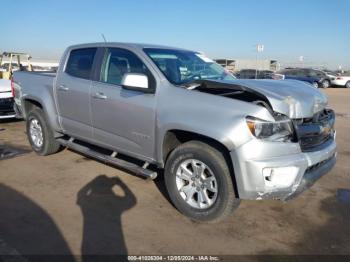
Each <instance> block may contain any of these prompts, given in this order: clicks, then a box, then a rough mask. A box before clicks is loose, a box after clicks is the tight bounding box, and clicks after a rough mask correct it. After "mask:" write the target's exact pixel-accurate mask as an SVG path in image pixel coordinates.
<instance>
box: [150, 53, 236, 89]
mask: <svg viewBox="0 0 350 262" xmlns="http://www.w3.org/2000/svg"><path fill="white" fill-rule="evenodd" d="M144 51H145V53H146V54H147V55H148V56H149V57H150V58H151V59H152V60H153V62H154V63H155V64H156V65H157V66H158V68H159V69H160V70H161V71H162V72H163V74H164V75H165V77H166V78H167V79H168V80H169V81H170V82H171V83H173V84H175V85H181V84H186V83H189V82H191V81H193V80H198V79H215V80H233V79H235V77H234V76H233V75H231V74H230V73H229V72H228V71H226V70H225V69H224V68H223V67H222V66H220V65H218V64H217V63H215V62H214V61H213V60H211V59H209V58H207V57H206V56H204V55H202V54H200V53H195V52H191V51H185V50H173V49H156V48H145V49H144Z"/></svg>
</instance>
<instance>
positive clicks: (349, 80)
mask: <svg viewBox="0 0 350 262" xmlns="http://www.w3.org/2000/svg"><path fill="white" fill-rule="evenodd" d="M332 84H333V85H336V86H345V87H346V88H350V76H337V77H335V79H334V80H332Z"/></svg>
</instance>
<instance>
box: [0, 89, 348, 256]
mask: <svg viewBox="0 0 350 262" xmlns="http://www.w3.org/2000/svg"><path fill="white" fill-rule="evenodd" d="M325 93H326V94H327V95H328V96H329V101H330V105H331V106H332V107H333V108H335V110H336V112H337V115H338V117H337V122H336V128H337V143H338V162H337V165H336V167H335V168H334V169H333V170H332V172H331V173H330V174H329V175H327V176H325V177H323V178H322V179H321V180H320V181H318V183H316V184H315V185H314V186H313V187H312V188H311V189H310V190H308V191H307V192H304V193H303V194H302V195H300V196H299V197H298V198H297V199H294V200H291V201H290V202H287V203H283V202H279V201H259V202H258V201H242V203H241V206H240V207H239V209H238V210H237V211H236V212H235V213H234V214H233V215H232V217H231V218H230V219H229V220H228V221H226V222H224V223H221V224H198V223H194V222H192V221H190V220H188V219H187V218H185V217H184V216H182V215H181V214H180V213H178V211H177V210H176V209H175V208H173V207H172V205H171V204H170V203H169V201H168V199H167V197H166V193H165V190H164V187H163V181H162V180H157V181H156V182H154V181H148V180H143V179H140V178H138V177H135V176H132V175H130V174H127V173H125V172H122V171H120V170H118V169H116V168H113V167H109V166H107V165H104V164H101V163H99V162H96V161H94V160H91V159H88V158H85V157H84V156H82V155H80V154H77V153H74V152H72V151H70V150H64V151H63V152H60V153H58V154H55V155H52V156H49V157H39V156H37V155H36V154H35V153H33V152H31V150H30V148H29V145H28V143H27V140H26V136H25V133H24V131H25V126H24V122H21V121H7V122H1V123H0V130H1V131H0V145H1V144H2V145H4V144H5V145H7V146H10V147H13V148H15V149H17V150H18V153H20V155H18V156H16V157H10V155H9V157H10V158H8V159H4V160H1V161H0V248H1V243H2V242H4V243H5V244H4V245H5V246H7V247H11V248H14V249H16V250H17V251H18V252H20V253H22V254H126V253H128V254H142V255H145V254H198V255H201V254H217V255H219V254H276V253H277V254H350V226H349V223H350V204H344V203H340V202H339V201H337V190H338V189H341V188H347V189H350V139H349V138H350V135H349V133H350V115H349V114H350V90H346V89H328V90H326V91H325ZM2 129H3V130H2ZM1 241H2V242H1ZM0 252H1V250H0Z"/></svg>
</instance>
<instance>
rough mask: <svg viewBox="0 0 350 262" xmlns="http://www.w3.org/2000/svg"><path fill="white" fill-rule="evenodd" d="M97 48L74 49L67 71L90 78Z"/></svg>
mask: <svg viewBox="0 0 350 262" xmlns="http://www.w3.org/2000/svg"><path fill="white" fill-rule="evenodd" d="M95 53H96V48H85V49H76V50H72V51H71V52H70V55H69V59H68V62H67V66H66V73H67V74H70V75H71V76H75V77H80V78H85V79H89V78H90V74H91V69H92V63H93V62H94V57H95Z"/></svg>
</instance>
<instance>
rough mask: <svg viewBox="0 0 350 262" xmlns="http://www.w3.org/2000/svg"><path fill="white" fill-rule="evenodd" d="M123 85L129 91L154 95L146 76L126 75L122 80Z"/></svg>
mask: <svg viewBox="0 0 350 262" xmlns="http://www.w3.org/2000/svg"><path fill="white" fill-rule="evenodd" d="M121 85H122V87H123V88H124V89H127V90H134V91H141V92H144V93H154V90H152V89H151V88H149V85H148V77H147V76H146V75H144V74H137V73H126V74H124V76H123V78H122V81H121Z"/></svg>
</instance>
